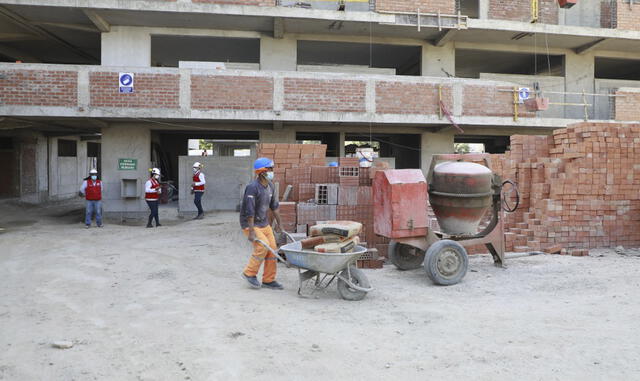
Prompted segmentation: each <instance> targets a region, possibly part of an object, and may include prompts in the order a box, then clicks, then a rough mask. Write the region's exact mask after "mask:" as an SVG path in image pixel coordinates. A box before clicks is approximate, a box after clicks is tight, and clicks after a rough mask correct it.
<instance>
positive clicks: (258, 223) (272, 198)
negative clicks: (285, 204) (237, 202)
mask: <svg viewBox="0 0 640 381" xmlns="http://www.w3.org/2000/svg"><path fill="white" fill-rule="evenodd" d="M279 205H280V204H279V203H278V195H277V194H275V189H274V186H273V184H272V183H269V184H268V185H267V186H264V185H262V184H261V183H260V180H258V179H255V180H253V181H252V182H251V183H249V184H248V185H247V187H246V188H245V190H244V197H243V198H242V206H241V207H240V226H241V227H242V228H243V229H246V228H248V227H249V223H248V221H247V219H248V218H249V217H253V225H254V226H255V227H259V228H263V227H265V226H267V225H268V224H269V220H268V219H267V210H269V209H271V210H276V209H278V207H279Z"/></svg>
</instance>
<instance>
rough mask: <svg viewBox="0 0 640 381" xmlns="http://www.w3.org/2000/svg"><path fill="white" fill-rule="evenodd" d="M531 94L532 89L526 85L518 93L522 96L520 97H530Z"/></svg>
mask: <svg viewBox="0 0 640 381" xmlns="http://www.w3.org/2000/svg"><path fill="white" fill-rule="evenodd" d="M529 95H530V90H529V89H528V88H526V87H523V88H521V89H520V92H519V93H518V96H519V97H520V99H529Z"/></svg>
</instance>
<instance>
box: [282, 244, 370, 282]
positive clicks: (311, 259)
mask: <svg viewBox="0 0 640 381" xmlns="http://www.w3.org/2000/svg"><path fill="white" fill-rule="evenodd" d="M280 250H281V251H282V252H284V253H285V255H286V256H287V262H289V263H290V264H291V265H293V266H296V267H299V268H302V269H307V270H311V271H316V272H319V273H326V274H335V273H337V272H339V271H341V270H344V269H346V268H347V266H349V265H350V264H352V263H353V262H355V261H356V260H357V259H358V257H360V255H362V254H364V253H366V252H367V248H365V247H362V246H356V247H355V249H354V250H353V252H351V253H319V252H317V251H312V250H308V249H306V250H303V249H302V244H301V243H300V242H299V241H298V242H292V243H288V244H286V245H284V246H282V247H280Z"/></svg>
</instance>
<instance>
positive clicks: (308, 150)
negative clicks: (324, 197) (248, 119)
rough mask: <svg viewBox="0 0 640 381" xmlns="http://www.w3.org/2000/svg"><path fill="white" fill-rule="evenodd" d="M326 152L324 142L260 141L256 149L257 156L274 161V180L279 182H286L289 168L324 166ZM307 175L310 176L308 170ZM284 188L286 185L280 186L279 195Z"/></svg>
mask: <svg viewBox="0 0 640 381" xmlns="http://www.w3.org/2000/svg"><path fill="white" fill-rule="evenodd" d="M326 153H327V146H326V145H325V144H281V143H262V144H259V145H258V151H257V154H258V157H268V158H269V159H272V160H273V161H274V162H275V163H276V167H275V169H274V174H275V179H274V181H275V182H279V183H280V184H282V183H286V179H285V173H286V170H287V169H289V168H309V167H311V166H313V165H322V166H324V165H325V157H326ZM305 173H306V172H305ZM295 175H298V173H296V174H295ZM292 176H293V174H292ZM309 176H311V174H310V172H309ZM285 189H286V187H282V186H281V187H280V195H282V192H284V190H285Z"/></svg>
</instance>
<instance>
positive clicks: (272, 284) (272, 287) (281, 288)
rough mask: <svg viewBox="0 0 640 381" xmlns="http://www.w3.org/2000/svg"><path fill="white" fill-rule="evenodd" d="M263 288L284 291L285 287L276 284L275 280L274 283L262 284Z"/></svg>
mask: <svg viewBox="0 0 640 381" xmlns="http://www.w3.org/2000/svg"><path fill="white" fill-rule="evenodd" d="M262 287H264V288H270V289H272V290H284V287H282V285H281V284H280V283H278V282H276V281H275V280H274V281H273V282H268V283H265V282H262Z"/></svg>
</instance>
